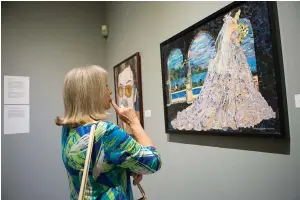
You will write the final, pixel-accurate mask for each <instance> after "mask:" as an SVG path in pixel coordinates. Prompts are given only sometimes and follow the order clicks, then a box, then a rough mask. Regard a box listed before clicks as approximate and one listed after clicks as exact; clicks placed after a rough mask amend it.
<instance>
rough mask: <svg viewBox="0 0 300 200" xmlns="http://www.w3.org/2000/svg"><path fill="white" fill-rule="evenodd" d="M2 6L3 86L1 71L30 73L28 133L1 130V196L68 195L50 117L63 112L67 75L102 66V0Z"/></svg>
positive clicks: (47, 199) (48, 199) (62, 198)
mask: <svg viewBox="0 0 300 200" xmlns="http://www.w3.org/2000/svg"><path fill="white" fill-rule="evenodd" d="M1 7H2V10H1V11H2V13H1V14H2V19H1V22H2V25H1V53H2V54H1V68H2V69H1V70H2V71H1V72H2V85H3V75H12V76H29V77H30V133H25V134H17V135H3V126H2V130H1V132H2V143H1V149H2V159H1V165H2V166H1V167H2V171H1V172H2V184H1V185H2V188H1V189H2V198H1V199H3V200H17V199H24V200H37V199H44V200H54V199H55V200H66V199H69V188H68V179H67V176H66V173H65V169H64V166H63V163H62V160H61V146H60V141H61V137H60V136H61V135H60V128H59V127H57V126H55V124H54V119H55V117H56V116H57V115H61V114H63V101H62V86H63V78H64V75H65V73H66V72H67V71H68V70H70V69H71V68H73V67H76V66H81V65H85V64H98V65H104V44H105V41H104V39H103V38H102V37H101V29H100V27H101V24H102V23H103V21H104V13H103V6H102V3H99V2H88V3H80V2H1ZM2 91H3V90H2ZM2 96H3V95H2ZM2 102H3V99H2ZM2 110H3V107H2ZM2 116H3V115H2ZM2 119H3V117H2ZM2 124H3V121H2ZM16 126H17V124H16Z"/></svg>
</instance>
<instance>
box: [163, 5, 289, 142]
mask: <svg viewBox="0 0 300 200" xmlns="http://www.w3.org/2000/svg"><path fill="white" fill-rule="evenodd" d="M238 12H240V14H239V15H238V14H237V13H238ZM233 14H234V15H233ZM225 15H227V16H229V17H232V19H233V18H235V17H237V19H238V20H237V22H236V24H237V25H236V26H237V27H238V28H236V30H238V31H239V32H238V36H240V37H239V39H240V40H239V41H238V43H237V44H239V45H240V47H242V48H244V49H243V52H244V55H245V58H246V61H247V64H248V66H249V67H250V71H251V72H252V76H253V83H251V84H254V85H255V88H256V89H257V90H258V92H259V93H260V94H261V95H262V97H263V98H264V99H265V102H267V104H268V105H269V107H270V108H271V109H269V111H270V110H273V112H271V111H270V113H273V115H272V116H273V117H270V118H268V119H266V118H265V119H263V120H262V121H260V123H258V124H254V123H253V125H252V126H250V127H246V126H244V127H242V126H240V127H238V128H237V129H234V128H232V127H234V126H236V124H238V123H237V122H236V124H235V125H229V122H228V121H230V120H228V121H226V122H228V124H226V125H224V126H223V125H216V124H217V121H218V120H217V118H216V115H213V114H211V115H208V114H207V113H208V112H206V111H203V110H205V109H200V108H199V107H197V106H199V105H201V104H202V105H203V103H201V102H200V98H198V96H199V94H200V93H201V92H200V91H202V89H204V88H205V89H206V92H207V90H208V89H207V87H206V86H208V83H205V80H206V78H207V77H206V74H207V73H208V72H207V71H209V70H208V68H209V67H210V69H212V67H211V66H213V65H212V64H210V62H211V61H212V60H213V59H214V58H216V56H217V55H218V52H220V51H218V49H217V47H216V40H217V39H218V35H219V33H220V32H221V28H222V27H223V25H224V23H225V21H224V20H225ZM246 22H247V23H248V24H247V23H246ZM243 23H244V24H243ZM241 24H242V25H241ZM245 27H246V28H245ZM244 30H247V31H246V32H243V31H244ZM242 34H244V35H242ZM220 35H221V34H220ZM200 36H201V37H200ZM232 37H233V36H232V34H231V35H230V39H232ZM242 37H243V38H245V41H243V39H241V38H242ZM246 40H247V41H246ZM250 40H251V41H252V42H251V41H250ZM199 41H200V42H199ZM218 41H220V40H218ZM248 41H250V42H249V43H247V45H250V44H252V47H251V48H252V51H251V52H252V53H253V52H254V56H253V55H252V57H250V56H249V57H247V56H248V54H247V53H248V51H249V52H250V50H249V48H248V49H246V48H245V46H243V45H246V42H248ZM243 42H244V43H243ZM198 43H199V44H198ZM204 44H205V45H204ZM219 44H220V43H219ZM193 45H194V46H193ZM197 45H198V46H197ZM200 45H202V46H203V47H201V48H198V47H200ZM197 48H198V49H197ZM191 49H192V50H191ZM195 49H197V51H196V50H195ZM199 49H200V50H201V51H200V50H199ZM160 51H161V72H162V87H163V102H164V118H165V132H166V133H169V134H197V135H220V136H255V137H273V138H285V137H287V136H289V121H288V112H287V100H286V89H285V81H284V69H283V61H282V52H281V42H280V32H279V24H278V14H277V4H276V2H233V3H231V4H229V5H227V6H226V7H224V8H222V9H220V10H219V11H217V12H215V13H213V14H211V15H210V16H208V17H206V18H204V19H203V20H201V21H199V22H198V23H196V24H194V25H192V26H190V27H189V28H187V29H185V30H183V31H181V32H180V33H178V34H176V35H174V36H173V37H171V38H169V39H167V40H166V41H164V42H162V43H161V44H160ZM192 51H194V52H192ZM195 52H200V53H199V54H195ZM207 52H208V54H210V55H209V56H206V57H205V56H204V55H206V54H207ZM192 55H194V56H193V57H192ZM195 55H196V56H195ZM200 58H201V59H200ZM204 58H205V59H206V60H205V59H204ZM248 58H249V59H248ZM250 58H251V59H252V60H251V59H250ZM216 59H217V58H216ZM235 59H236V58H235ZM238 59H240V58H238ZM236 60H237V59H236ZM204 61H205V62H204ZM254 61H255V64H253V63H254ZM197 63H198V64H197ZM252 65H253V66H255V67H254V68H253V69H252ZM197 67H198V68H197ZM205 67H206V71H205ZM193 73H194V74H193ZM197 73H198V74H197ZM204 73H205V75H203V76H202V78H201V76H200V75H202V74H204ZM210 73H211V72H210ZM214 73H215V71H214ZM224 73H225V72H224ZM199 74H200V75H199ZM196 75H197V76H198V78H199V79H197V80H196V78H195V79H193V78H194V77H196ZM203 77H204V78H203ZM194 80H196V81H195V82H193V81H194ZM224 80H225V79H224ZM250 82H251V81H250ZM194 83H196V84H195V85H196V86H197V87H196V86H195V87H193V86H194ZM219 84H220V85H222V84H224V88H228V87H227V85H226V84H225V82H221V83H219ZM195 88H196V89H198V91H197V90H196V89H195ZM251 88H252V89H250V86H249V87H248V88H247V91H248V90H249V91H250V90H251V91H252V90H253V87H251ZM203 91H205V90H203ZM227 91H228V89H227ZM229 91H230V90H229ZM247 91H246V92H245V94H244V93H243V94H239V95H250V94H249V93H247ZM197 92H198V93H197ZM195 93H196V95H195ZM207 94H213V93H212V92H211V93H207ZM255 94H257V93H255ZM228 96H229V95H228ZM220 98H221V97H220ZM220 98H216V99H213V101H214V102H221V101H217V100H218V99H220ZM236 98H237V97H236V96H234V99H235V100H234V101H235V102H236V101H237V100H236ZM245 98H246V96H245ZM201 100H202V102H204V101H205V100H206V102H208V100H207V99H205V98H204V94H203V95H202V97H201ZM197 101H198V103H199V102H200V103H199V105H197V106H196V105H195V102H197ZM261 101H263V100H261ZM222 102H225V101H222ZM227 102H230V100H228V101H227ZM231 102H232V101H231ZM208 105H210V103H207V104H206V105H205V106H206V108H207V107H209V106H208ZM219 105H220V104H219ZM190 106H192V107H190ZM188 107H190V108H189V109H188ZM250 107H251V106H250ZM198 108H199V109H198ZM210 108H211V107H210ZM264 108H266V110H267V107H264ZM193 109H194V110H195V109H198V113H201V114H202V115H201V116H202V117H198V113H197V114H194V115H193V114H192V115H189V114H190V113H195V112H194V111H191V110H193ZM236 110H237V109H236ZM209 111H210V112H211V110H209ZM214 112H215V113H217V112H219V110H218V109H216V108H215V110H214ZM223 112H225V111H223ZM237 112H241V111H237ZM237 112H235V114H236V113H237ZM178 113H180V114H178ZM211 113H213V112H211ZM244 113H246V111H245V112H244ZM257 113H261V112H260V111H259V110H257ZM274 113H275V114H274ZM199 115H200V114H199ZM261 115H263V114H261ZM195 116H196V117H195ZM224 116H226V118H224V120H225V119H226V120H227V119H228V118H229V117H231V119H233V118H234V119H238V117H236V116H234V117H232V116H231V115H230V113H229V112H227V113H226V112H225V114H224ZM228 116H229V117H228ZM253 116H255V115H253ZM257 116H259V115H257ZM203 117H207V118H208V119H206V118H205V119H204V118H203ZM227 117H228V118H227ZM189 118H193V120H194V121H191V120H190V119H189ZM211 118H214V119H212V121H210V123H208V121H209V120H210V119H211ZM244 118H246V117H244ZM184 120H185V121H184ZM205 120H206V121H205ZM253 120H255V119H254V118H253ZM197 123H198V124H197ZM200 123H201V124H200ZM220 123H223V122H221V121H220ZM220 123H219V124H220ZM172 124H173V125H174V126H176V127H175V128H174V127H173V125H172ZM211 124H214V125H213V126H210V125H211ZM239 124H242V123H239ZM222 126H223V127H222ZM226 126H227V127H226ZM183 127H184V128H183ZM191 127H192V128H191ZM205 127H210V128H208V129H206V130H205ZM214 127H217V128H214ZM224 127H225V128H224Z"/></svg>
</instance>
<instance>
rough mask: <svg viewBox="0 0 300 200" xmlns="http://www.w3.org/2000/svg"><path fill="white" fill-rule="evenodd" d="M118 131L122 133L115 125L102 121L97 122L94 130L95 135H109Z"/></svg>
mask: <svg viewBox="0 0 300 200" xmlns="http://www.w3.org/2000/svg"><path fill="white" fill-rule="evenodd" d="M119 131H123V130H122V129H121V128H120V127H119V126H118V125H117V124H115V123H113V122H110V121H104V120H101V121H99V122H97V125H96V129H95V133H96V135H99V134H101V135H103V134H110V133H114V132H119Z"/></svg>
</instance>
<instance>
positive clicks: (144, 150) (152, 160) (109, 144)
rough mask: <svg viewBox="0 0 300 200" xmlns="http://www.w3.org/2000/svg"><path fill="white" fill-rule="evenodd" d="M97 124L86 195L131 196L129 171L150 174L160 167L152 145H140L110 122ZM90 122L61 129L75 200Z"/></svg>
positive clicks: (116, 199)
mask: <svg viewBox="0 0 300 200" xmlns="http://www.w3.org/2000/svg"><path fill="white" fill-rule="evenodd" d="M95 124H96V130H95V140H94V146H93V152H92V156H91V163H90V171H89V177H88V181H87V186H86V192H85V199H90V200H98V199H99V200H100V199H101V200H132V199H133V194H132V188H131V182H130V176H131V175H132V173H137V174H151V173H154V172H156V171H158V170H159V169H160V167H161V159H160V155H159V153H158V151H157V150H156V149H155V148H154V147H143V146H142V145H140V144H139V143H138V142H136V141H135V140H134V139H133V138H132V137H131V136H130V135H128V134H127V133H125V132H124V131H123V130H122V129H121V128H119V127H118V126H117V125H114V124H113V123H111V122H107V121H99V122H97V123H95ZM91 126H92V123H91V124H87V125H84V126H79V127H76V128H69V127H63V129H62V159H63V162H64V165H65V167H66V171H67V175H68V179H69V188H70V199H71V200H77V199H78V194H79V190H80V183H81V176H82V172H83V168H84V162H85V156H86V150H87V145H88V140H89V132H90V129H91Z"/></svg>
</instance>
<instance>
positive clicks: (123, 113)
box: [111, 100, 140, 125]
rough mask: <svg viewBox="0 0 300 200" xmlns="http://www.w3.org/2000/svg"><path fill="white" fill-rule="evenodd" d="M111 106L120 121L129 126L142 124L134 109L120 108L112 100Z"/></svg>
mask: <svg viewBox="0 0 300 200" xmlns="http://www.w3.org/2000/svg"><path fill="white" fill-rule="evenodd" d="M111 105H112V106H113V108H114V109H115V111H116V113H117V115H119V117H120V119H121V120H122V121H123V122H125V123H126V124H128V125H132V124H136V123H138V124H139V123H140V121H139V119H138V117H137V115H136V113H135V110H134V109H133V108H125V107H122V106H121V107H119V106H118V105H117V104H116V103H115V101H114V100H111Z"/></svg>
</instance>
